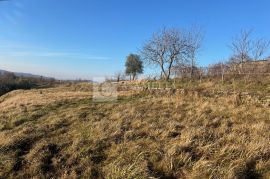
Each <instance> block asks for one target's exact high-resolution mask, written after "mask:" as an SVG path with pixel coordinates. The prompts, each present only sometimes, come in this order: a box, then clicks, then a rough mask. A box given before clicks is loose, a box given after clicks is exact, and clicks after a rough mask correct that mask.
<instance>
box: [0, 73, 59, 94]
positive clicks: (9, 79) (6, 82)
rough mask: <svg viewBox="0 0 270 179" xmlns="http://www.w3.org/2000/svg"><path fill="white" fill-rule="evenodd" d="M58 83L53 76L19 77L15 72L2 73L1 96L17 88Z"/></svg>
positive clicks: (30, 87) (38, 86)
mask: <svg viewBox="0 0 270 179" xmlns="http://www.w3.org/2000/svg"><path fill="white" fill-rule="evenodd" d="M55 83H56V80H54V79H52V78H44V77H40V78H38V77H19V76H16V75H15V74H14V73H5V74H2V75H0V96H2V95H4V94H6V93H8V92H10V91H13V90H17V89H32V88H42V87H50V86H52V85H54V84H55Z"/></svg>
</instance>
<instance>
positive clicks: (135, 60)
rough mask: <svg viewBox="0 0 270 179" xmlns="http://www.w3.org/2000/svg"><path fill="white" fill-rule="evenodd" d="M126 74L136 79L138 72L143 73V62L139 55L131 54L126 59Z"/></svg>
mask: <svg viewBox="0 0 270 179" xmlns="http://www.w3.org/2000/svg"><path fill="white" fill-rule="evenodd" d="M125 66H126V74H127V75H129V76H130V77H131V78H130V79H132V80H134V79H135V78H136V76H137V75H138V74H142V73H143V62H142V60H141V58H140V56H139V55H136V54H130V55H129V56H128V57H127V60H126V64H125Z"/></svg>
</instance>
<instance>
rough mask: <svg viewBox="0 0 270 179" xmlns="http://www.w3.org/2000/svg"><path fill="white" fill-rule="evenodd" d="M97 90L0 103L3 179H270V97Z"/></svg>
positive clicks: (55, 91)
mask: <svg viewBox="0 0 270 179" xmlns="http://www.w3.org/2000/svg"><path fill="white" fill-rule="evenodd" d="M91 89H92V87H91V86H90V85H86V84H83V85H77V86H61V87H57V88H50V89H43V90H29V91H23V90H20V91H14V92H11V93H8V94H6V95H4V96H2V97H0V178H8V177H9V178H30V177H36V178H49V177H53V178H77V177H85V178H89V177H90V178H259V177H262V178H269V177H270V132H269V131H270V110H269V94H265V95H261V94H260V95H256V94H253V95H248V94H247V95H241V94H226V93H224V94H217V93H214V92H211V93H210V92H209V93H206V92H205V93H201V92H196V91H193V92H189V91H187V92H184V93H181V92H180V93H173V94H169V93H167V92H147V91H144V92H132V93H131V92H121V93H120V96H119V98H118V100H117V101H113V102H99V103H97V102H94V101H93V100H92V94H91V92H90V91H91Z"/></svg>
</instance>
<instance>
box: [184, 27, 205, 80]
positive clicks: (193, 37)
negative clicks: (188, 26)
mask: <svg viewBox="0 0 270 179" xmlns="http://www.w3.org/2000/svg"><path fill="white" fill-rule="evenodd" d="M202 41H203V33H202V30H201V29H199V28H193V29H192V30H191V31H189V32H188V44H189V48H188V50H189V52H188V54H189V61H190V66H191V70H190V77H193V74H194V68H195V67H196V63H197V54H198V52H199V50H200V49H201V47H202Z"/></svg>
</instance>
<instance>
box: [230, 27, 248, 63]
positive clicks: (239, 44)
mask: <svg viewBox="0 0 270 179" xmlns="http://www.w3.org/2000/svg"><path fill="white" fill-rule="evenodd" d="M251 33H252V30H248V31H247V30H242V31H241V33H240V36H238V37H235V38H234V39H233V41H232V44H231V45H230V48H231V49H232V51H233V53H234V55H233V56H234V60H235V62H236V63H240V64H241V68H242V64H243V63H244V62H245V61H248V60H249V59H250V53H251V51H252V40H251Z"/></svg>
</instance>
